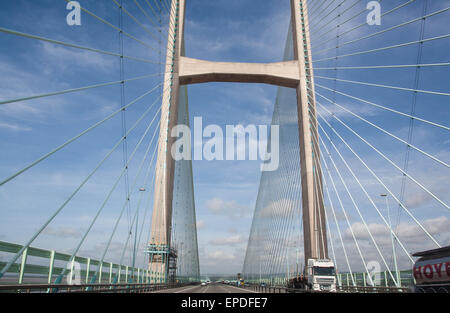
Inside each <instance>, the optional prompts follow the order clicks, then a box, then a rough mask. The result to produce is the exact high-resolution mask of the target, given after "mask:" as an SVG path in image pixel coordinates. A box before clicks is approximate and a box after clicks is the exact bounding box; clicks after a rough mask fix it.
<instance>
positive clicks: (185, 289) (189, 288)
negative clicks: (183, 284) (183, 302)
mask: <svg viewBox="0 0 450 313" xmlns="http://www.w3.org/2000/svg"><path fill="white" fill-rule="evenodd" d="M197 287H198V286H194V287H188V288H184V289H181V290H178V291H175V292H174V293H180V292H183V291H187V290H191V289H194V288H197Z"/></svg>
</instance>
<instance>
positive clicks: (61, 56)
mask: <svg viewBox="0 0 450 313" xmlns="http://www.w3.org/2000/svg"><path fill="white" fill-rule="evenodd" d="M41 47H42V52H43V53H44V55H45V57H47V58H50V59H51V60H52V64H53V66H54V67H57V68H58V69H59V70H61V69H63V70H66V69H71V70H76V69H77V68H89V69H92V70H101V71H107V72H109V71H111V70H116V68H117V62H116V59H115V58H114V57H110V56H104V55H101V54H98V53H95V52H89V51H82V50H77V49H70V48H65V47H62V46H58V45H54V44H51V43H48V42H42V46H41ZM50 72H51V70H50Z"/></svg>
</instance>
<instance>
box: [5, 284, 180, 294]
mask: <svg viewBox="0 0 450 313" xmlns="http://www.w3.org/2000/svg"><path fill="white" fill-rule="evenodd" d="M184 285H186V284H137V283H136V284H82V285H61V284H22V285H0V293H148V292H153V291H159V290H165V289H171V288H178V287H183V286H184Z"/></svg>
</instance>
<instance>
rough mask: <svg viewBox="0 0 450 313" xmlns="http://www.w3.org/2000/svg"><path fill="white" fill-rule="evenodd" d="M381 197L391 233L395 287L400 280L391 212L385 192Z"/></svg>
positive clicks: (398, 285) (399, 283) (398, 284)
mask: <svg viewBox="0 0 450 313" xmlns="http://www.w3.org/2000/svg"><path fill="white" fill-rule="evenodd" d="M380 196H381V197H383V198H384V199H385V200H386V208H387V216H388V222H389V228H390V231H389V233H390V235H391V244H392V257H393V259H394V268H395V277H396V278H397V282H396V285H397V287H400V286H401V282H400V275H399V274H400V273H399V272H398V266H397V256H396V253H395V243H394V240H395V239H394V236H393V234H392V232H393V230H392V223H391V214H390V210H389V201H388V195H387V194H381V195H380Z"/></svg>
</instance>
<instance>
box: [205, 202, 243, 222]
mask: <svg viewBox="0 0 450 313" xmlns="http://www.w3.org/2000/svg"><path fill="white" fill-rule="evenodd" d="M206 208H207V209H208V210H209V211H211V212H212V213H214V214H219V215H225V216H228V217H230V218H236V217H248V216H249V214H251V208H249V207H248V206H245V205H241V204H239V203H237V202H236V201H235V200H231V201H225V200H223V199H220V198H213V199H210V200H208V201H206Z"/></svg>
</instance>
